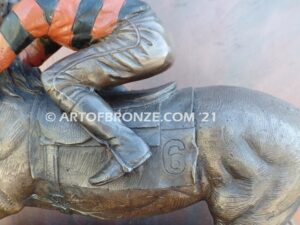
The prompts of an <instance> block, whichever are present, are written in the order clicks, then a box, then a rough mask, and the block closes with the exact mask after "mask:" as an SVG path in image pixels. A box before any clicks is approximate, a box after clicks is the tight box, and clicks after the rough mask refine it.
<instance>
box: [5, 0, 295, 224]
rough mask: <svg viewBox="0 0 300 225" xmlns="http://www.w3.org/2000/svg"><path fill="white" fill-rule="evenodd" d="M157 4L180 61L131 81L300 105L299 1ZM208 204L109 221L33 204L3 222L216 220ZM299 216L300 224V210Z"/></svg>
mask: <svg viewBox="0 0 300 225" xmlns="http://www.w3.org/2000/svg"><path fill="white" fill-rule="evenodd" d="M149 2H150V3H151V4H152V5H153V7H154V8H155V9H156V10H157V12H158V14H159V15H160V16H161V18H162V20H163V21H164V23H165V24H166V26H167V28H168V30H169V31H170V34H171V36H172V38H173V43H174V49H175V52H176V55H177V57H176V63H175V65H174V66H173V67H172V68H171V69H170V70H169V71H168V72H166V73H164V74H162V75H160V76H157V77H155V78H151V79H149V80H147V81H146V82H145V81H142V82H138V83H135V84H130V85H128V86H129V87H130V88H147V87H150V86H156V85H160V84H162V83H165V82H169V81H172V80H175V81H176V82H177V83H178V86H179V87H186V86H206V85H220V84H221V85H236V86H243V87H248V88H252V89H257V90H261V91H264V92H267V93H269V94H272V95H274V96H277V97H279V98H282V99H284V100H286V101H289V102H291V103H293V104H295V105H297V106H298V107H300V98H299V85H300V76H299V71H300V63H299V58H300V41H299V39H300V38H299V37H300V14H299V11H300V2H299V1H295V0H285V1H282V0H265V1H261V0H231V1H228V0H214V1H212V0H164V1H155V0H152V1H149ZM65 54H67V51H66V50H62V51H60V54H58V55H56V56H55V57H53V58H52V60H50V61H49V62H48V64H47V65H49V64H51V63H52V62H53V61H55V60H57V59H58V58H60V57H62V56H63V55H65ZM47 65H45V66H44V68H46V67H47ZM206 210H207V209H205V206H203V205H200V204H198V205H196V206H194V207H190V208H188V209H185V210H182V211H179V212H176V213H172V214H169V215H164V216H157V217H152V218H147V219H143V220H142V219H138V220H131V221H122V222H109V223H108V222H101V221H97V220H92V219H87V218H83V217H78V216H75V217H74V216H73V217H72V216H63V215H60V214H59V213H57V212H48V211H45V210H30V209H26V210H25V211H23V212H21V214H19V215H16V216H13V217H9V218H7V219H4V220H2V221H1V222H0V225H50V224H51V225H56V224H57V225H58V224H59V225H71V224H81V225H96V224H97V225H100V224H106V225H108V224H120V225H121V224H122V225H129V224H134V225H139V224H151V225H156V224H157V225H158V224H159V225H164V224H168V221H177V223H176V224H177V225H211V224H212V221H211V218H210V217H209V215H208V213H207V211H206ZM297 215H298V217H297V220H298V224H299V225H300V212H299V213H298V214H297ZM174 224H175V223H174Z"/></svg>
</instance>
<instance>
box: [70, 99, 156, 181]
mask: <svg viewBox="0 0 300 225" xmlns="http://www.w3.org/2000/svg"><path fill="white" fill-rule="evenodd" d="M71 111H72V112H73V113H77V114H78V115H81V116H80V122H81V123H82V124H83V125H84V127H85V128H86V129H87V130H88V131H89V132H91V133H92V134H93V135H95V136H96V138H98V139H101V140H104V141H105V142H106V144H107V145H108V147H109V148H110V149H111V151H112V153H113V155H114V157H115V159H116V160H117V162H118V163H119V164H120V166H116V164H115V163H113V162H111V163H108V164H107V165H106V166H105V167H104V168H103V169H102V170H101V171H100V172H99V173H97V174H96V175H95V176H93V177H92V178H91V179H90V182H91V184H98V185H101V184H104V183H107V182H110V181H112V180H115V179H117V178H119V177H120V176H122V175H123V174H124V173H125V172H131V171H132V170H133V169H135V168H137V167H138V166H140V165H141V164H143V163H144V162H145V161H146V160H147V159H148V158H149V157H150V156H151V152H150V150H149V147H148V145H147V144H146V143H145V142H144V141H143V140H142V139H141V138H140V137H138V136H137V135H136V134H135V133H134V132H133V131H132V130H131V129H129V128H128V127H126V126H125V125H124V124H123V123H122V122H121V121H120V120H119V119H117V118H115V119H113V120H111V119H110V120H105V119H103V120H102V119H101V121H98V119H99V118H97V119H94V118H92V119H91V118H88V117H89V116H88V115H96V116H98V115H99V112H101V113H102V115H105V114H111V115H113V111H112V109H111V108H110V106H109V105H108V104H107V103H106V102H105V101H104V100H103V99H101V98H100V97H99V96H97V95H96V94H87V95H85V96H84V97H82V98H81V99H80V100H79V101H78V102H77V103H76V104H75V106H74V107H73V108H72V110H71Z"/></svg>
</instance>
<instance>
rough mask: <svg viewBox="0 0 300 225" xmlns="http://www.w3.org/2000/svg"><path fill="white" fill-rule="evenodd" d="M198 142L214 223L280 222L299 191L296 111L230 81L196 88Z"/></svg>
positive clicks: (299, 125) (299, 132)
mask: <svg viewBox="0 0 300 225" xmlns="http://www.w3.org/2000/svg"><path fill="white" fill-rule="evenodd" d="M195 104H196V106H195V110H196V114H197V115H200V113H203V112H208V113H215V115H216V117H215V120H212V119H211V120H210V121H203V118H202V117H201V116H198V118H197V127H198V128H199V129H198V132H197V144H198V146H199V149H200V155H201V158H202V163H203V170H204V173H205V175H206V178H207V180H208V181H209V188H208V190H209V196H208V203H209V205H210V209H211V211H212V213H213V214H214V216H215V217H216V220H217V221H218V222H217V224H220V225H221V224H230V225H240V224H255V225H256V224H257V225H285V223H287V221H288V219H289V218H290V217H291V216H292V214H293V213H294V212H295V210H296V209H297V207H298V205H299V202H297V199H298V198H299V197H300V189H299V186H300V138H299V137H300V111H299V110H297V109H295V108H294V107H292V106H291V105H289V104H287V103H285V102H283V101H280V100H278V99H276V98H273V97H271V96H268V95H266V94H262V93H259V92H255V91H250V90H247V89H242V88H234V87H211V88H203V89H197V90H196V91H195Z"/></svg>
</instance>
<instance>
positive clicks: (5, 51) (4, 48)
mask: <svg viewBox="0 0 300 225" xmlns="http://www.w3.org/2000/svg"><path fill="white" fill-rule="evenodd" d="M16 57H17V56H16V54H15V53H14V51H13V50H12V49H11V48H10V47H9V44H8V43H7V41H6V40H5V38H4V37H3V35H2V34H1V33H0V72H3V71H4V70H5V69H7V68H8V67H9V66H10V64H11V63H12V62H13V61H14V60H15V58H16Z"/></svg>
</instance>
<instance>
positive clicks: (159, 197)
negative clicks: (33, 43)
mask: <svg viewBox="0 0 300 225" xmlns="http://www.w3.org/2000/svg"><path fill="white" fill-rule="evenodd" d="M23 75H24V76H23ZM37 76H38V72H36V73H35V74H34V73H33V71H31V70H26V69H25V68H24V67H23V66H22V65H18V64H16V65H14V66H13V69H12V70H11V71H10V74H3V76H2V77H1V86H2V87H3V88H1V93H3V95H2V96H3V97H2V100H1V101H2V105H1V107H2V110H1V113H2V116H1V121H0V122H1V126H2V127H3V131H5V132H3V134H2V143H3V145H2V146H3V151H2V154H1V158H2V161H1V163H0V170H1V175H2V177H4V178H5V179H2V180H1V181H0V182H1V202H2V206H3V207H2V209H1V213H2V217H5V216H7V215H10V214H13V213H16V212H18V211H19V210H21V209H22V208H23V207H24V206H33V207H41V208H47V209H59V210H60V211H62V212H64V213H79V214H84V215H89V216H93V217H97V218H102V219H118V218H127V217H136V216H146V215H154V214H157V213H164V212H170V211H172V210H175V209H179V208H184V207H187V206H189V205H191V204H193V203H196V202H199V201H201V200H206V201H207V202H208V205H209V207H210V210H211V213H212V215H213V216H214V219H215V224H218V225H219V224H263V225H266V224H270V225H275V224H280V225H281V224H286V223H287V222H288V220H289V219H290V217H291V216H292V215H293V213H294V212H295V211H296V209H297V207H298V205H299V201H298V199H299V182H300V179H299V170H300V166H299V165H300V164H299V145H300V143H299V135H300V134H299V132H300V131H299V127H300V117H299V115H300V111H299V110H298V109H296V108H294V107H293V106H291V105H289V104H287V103H285V102H283V101H281V100H278V99H276V98H274V97H271V96H269V95H266V94H263V93H261V92H256V91H251V90H248V89H244V88H237V87H226V86H217V87H204V88H187V89H183V90H176V89H175V88H174V86H173V85H167V86H164V87H161V88H157V89H154V90H149V91H143V92H133V93H128V94H124V93H123V96H124V99H126V100H123V99H122V98H120V99H119V101H118V100H116V98H115V96H111V97H112V98H111V99H110V97H109V96H107V98H106V99H107V101H108V102H110V104H111V105H112V106H113V107H114V109H115V110H116V109H120V110H126V111H128V110H129V111H130V110H132V111H134V112H139V111H145V110H146V109H147V110H148V111H150V112H151V111H155V110H157V109H158V110H159V112H160V113H162V115H163V113H164V112H167V111H170V112H176V111H179V112H187V113H190V112H194V113H195V115H196V116H195V121H193V122H184V123H167V124H164V123H163V122H160V123H159V124H144V123H128V124H127V125H128V126H129V127H131V128H132V129H136V130H139V133H138V134H139V136H140V137H142V138H143V139H144V140H145V141H146V142H147V143H148V144H149V146H151V151H152V153H153V157H152V158H151V159H149V161H148V162H147V163H146V164H145V165H143V166H141V167H140V168H138V169H137V170H136V171H134V172H133V173H131V174H129V175H127V176H125V177H123V178H121V179H120V180H116V181H114V182H112V183H109V184H107V185H104V186H99V187H95V186H90V184H89V183H88V182H87V179H88V177H89V175H90V174H91V173H93V172H94V171H96V170H98V166H99V163H101V162H102V161H104V160H106V159H109V158H110V152H109V151H107V150H106V148H105V146H101V145H99V144H98V143H96V142H94V141H92V140H91V138H90V137H89V135H88V134H87V133H85V131H84V130H83V129H82V128H81V127H80V126H78V125H77V124H76V123H70V124H68V125H67V124H64V130H62V129H61V128H60V124H59V121H57V122H56V121H54V122H52V126H50V124H49V122H47V121H45V112H54V113H55V114H56V115H57V117H59V115H60V113H61V112H60V110H59V109H58V108H57V106H55V105H54V104H53V103H52V102H51V101H50V100H49V99H48V97H46V96H45V95H42V93H41V86H39V80H38V79H37V78H36V77H37ZM24 81H26V82H24ZM116 94H118V93H115V94H114V95H116ZM112 99H114V100H112ZM203 112H215V113H216V115H217V117H216V119H215V120H213V119H210V120H208V121H204V120H203V117H202V116H201V115H202V114H201V113H203ZM46 115H47V114H46ZM47 124H48V125H47ZM55 128H57V129H56V130H55ZM150 134H151V135H150ZM157 134H159V135H157ZM98 162H99V163H98ZM174 165H176V166H174ZM158 171H159V172H158Z"/></svg>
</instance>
